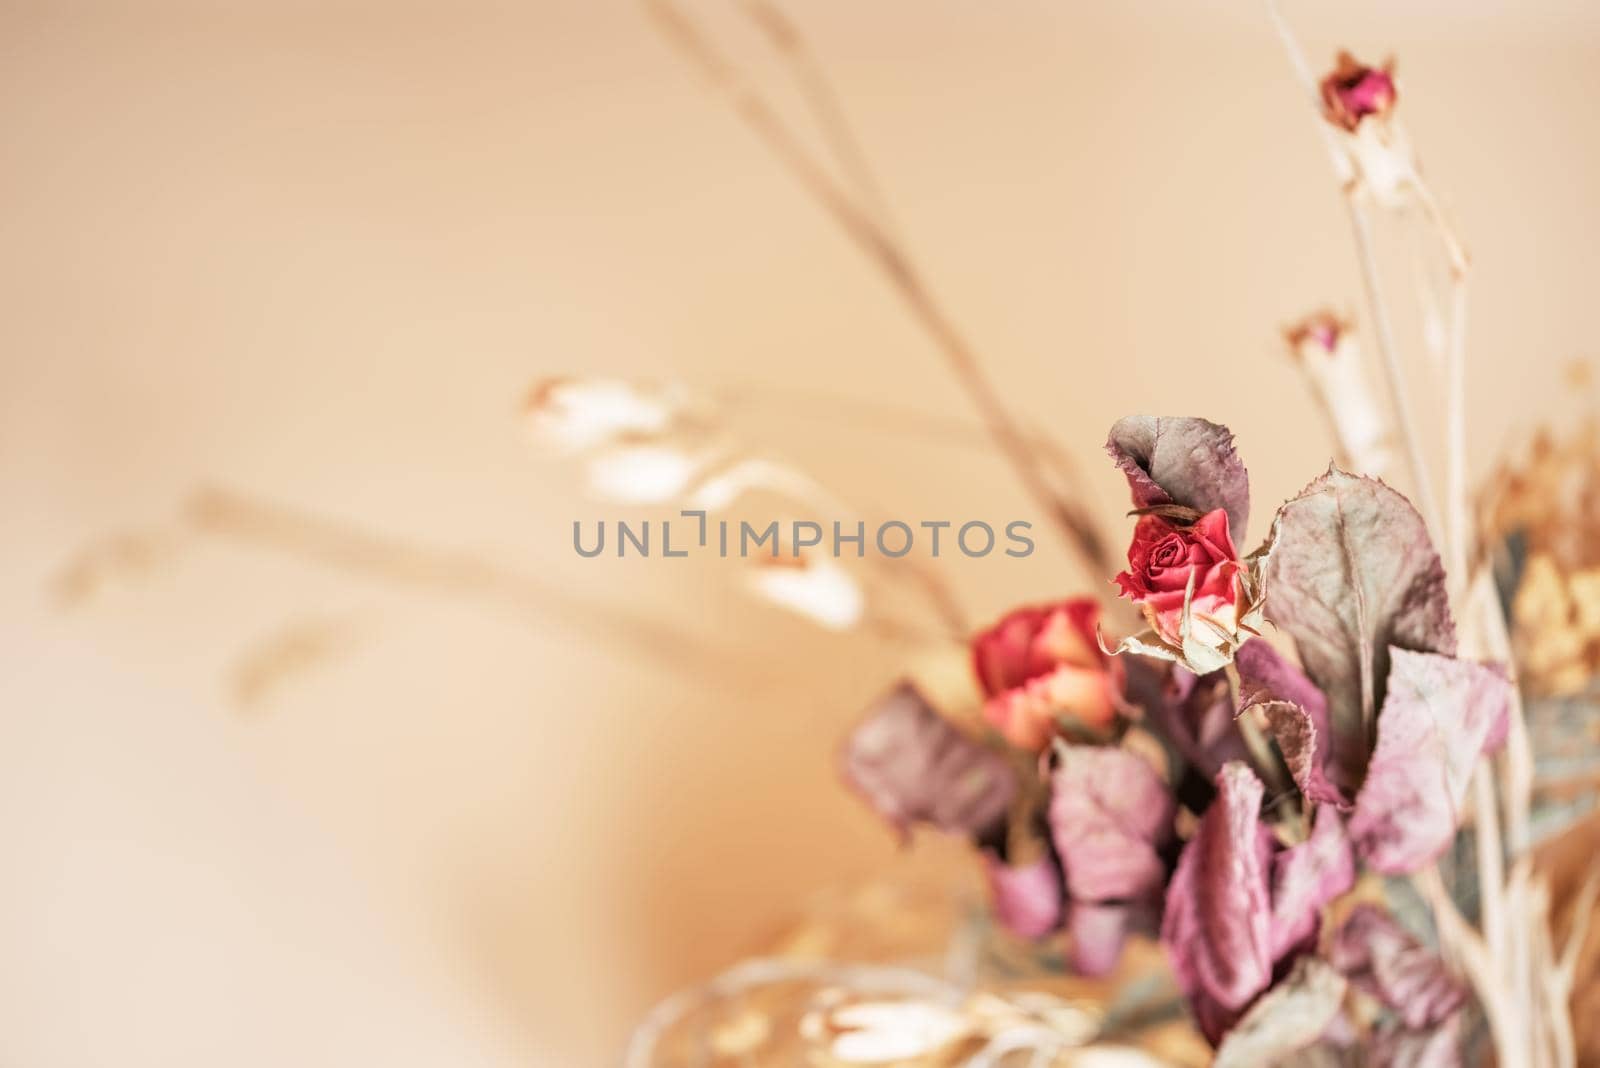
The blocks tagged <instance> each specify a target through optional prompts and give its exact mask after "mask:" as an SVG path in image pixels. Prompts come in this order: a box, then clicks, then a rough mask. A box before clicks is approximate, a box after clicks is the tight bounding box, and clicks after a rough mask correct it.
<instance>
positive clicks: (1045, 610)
mask: <svg viewBox="0 0 1600 1068" xmlns="http://www.w3.org/2000/svg"><path fill="white" fill-rule="evenodd" d="M1099 621H1100V606H1099V605H1098V604H1096V603H1095V602H1094V600H1093V599H1091V598H1088V597H1079V598H1074V599H1072V600H1068V601H1063V602H1061V603H1060V604H1054V605H1047V606H1042V607H1037V608H1019V609H1017V610H1016V611H1014V612H1012V613H1010V614H1009V615H1007V616H1006V617H1005V618H1004V619H1002V620H1000V622H998V623H996V624H995V625H994V626H993V627H990V628H989V629H988V630H986V631H984V632H983V633H981V634H979V635H978V636H977V637H976V638H974V639H973V641H972V667H973V671H974V673H975V674H976V675H977V676H978V684H979V685H980V686H981V687H982V688H983V692H984V696H985V697H986V698H987V701H986V702H985V703H984V706H983V713H984V718H986V719H987V720H988V721H989V723H990V724H992V725H993V726H994V728H995V729H996V730H998V731H999V732H1000V733H1001V734H1002V735H1004V736H1005V738H1006V740H1007V741H1009V742H1010V743H1011V744H1012V745H1015V746H1017V747H1019V748H1022V749H1028V750H1032V751H1035V752H1037V751H1038V750H1041V749H1043V748H1044V747H1045V746H1046V745H1048V744H1049V742H1050V739H1051V738H1053V737H1055V736H1056V735H1057V734H1058V733H1059V731H1060V727H1061V726H1062V722H1063V721H1070V722H1072V723H1076V724H1077V725H1079V726H1081V727H1083V728H1087V729H1088V730H1089V731H1090V732H1099V731H1102V730H1104V728H1106V727H1108V726H1110V724H1111V721H1112V719H1113V718H1114V717H1115V715H1116V711H1117V707H1118V704H1119V702H1120V700H1121V695H1122V681H1123V668H1122V665H1121V663H1120V662H1118V661H1117V660H1115V659H1114V658H1112V657H1109V656H1107V655H1106V654H1105V653H1104V652H1103V651H1101V648H1100V642H1099V638H1098V634H1097V631H1098V624H1099Z"/></svg>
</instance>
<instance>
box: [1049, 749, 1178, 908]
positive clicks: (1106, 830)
mask: <svg viewBox="0 0 1600 1068" xmlns="http://www.w3.org/2000/svg"><path fill="white" fill-rule="evenodd" d="M1056 754H1057V758H1058V760H1057V764H1056V769H1055V771H1054V773H1053V774H1052V776H1051V797H1050V813H1049V820H1050V835H1051V839H1052V840H1053V841H1054V843H1055V847H1056V854H1057V856H1059V857H1060V858H1061V868H1062V870H1063V871H1064V872H1065V873H1066V881H1067V895H1068V896H1069V897H1071V898H1072V899H1073V900H1075V901H1086V902H1098V901H1131V900H1135V899H1138V898H1141V897H1145V896H1148V895H1150V894H1152V893H1154V892H1155V891H1156V890H1157V889H1159V888H1160V886H1161V884H1162V883H1163V881H1164V880H1165V878H1166V867H1165V865H1164V864H1163V863H1162V861H1161V854H1160V852H1159V849H1160V847H1161V846H1162V845H1163V844H1165V843H1166V842H1167V840H1168V839H1169V838H1170V837H1171V836H1172V817H1173V812H1174V809H1175V803H1174V801H1173V798H1172V791H1171V790H1169V789H1168V787H1167V784H1166V782H1165V781H1164V780H1163V779H1162V778H1161V776H1160V774H1159V773H1157V771H1156V769H1155V768H1153V767H1151V766H1150V763H1149V762H1148V761H1147V760H1145V759H1144V758H1143V757H1141V756H1139V755H1138V754H1137V753H1133V752H1130V751H1129V750H1126V749H1114V748H1111V747H1108V746H1095V745H1067V744H1065V743H1062V744H1058V745H1057V746H1056Z"/></svg>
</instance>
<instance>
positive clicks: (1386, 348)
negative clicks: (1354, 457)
mask: <svg viewBox="0 0 1600 1068" xmlns="http://www.w3.org/2000/svg"><path fill="white" fill-rule="evenodd" d="M1344 200H1345V208H1346V210H1347V211H1348V212H1349V215H1350V230H1351V233H1352V235H1353V236H1354V238H1355V247H1356V261H1357V263H1358V265H1359V266H1360V268H1361V283H1362V287H1363V288H1364V289H1365V290H1366V295H1367V313H1368V314H1369V315H1370V316H1371V317H1372V330H1373V333H1374V334H1375V335H1376V336H1377V340H1378V353H1379V355H1380V356H1382V357H1383V360H1382V362H1383V373H1384V378H1385V379H1386V381H1387V383H1388V386H1389V399H1390V403H1391V405H1392V406H1393V408H1394V421H1395V425H1397V426H1398V427H1399V428H1400V437H1401V440H1402V441H1404V442H1405V448H1406V460H1407V462H1408V463H1409V464H1410V466H1411V481H1412V483H1413V484H1414V487H1413V488H1414V491H1415V493H1416V495H1417V503H1418V505H1419V507H1420V510H1421V512H1422V515H1423V517H1424V518H1425V519H1426V520H1427V521H1428V526H1429V528H1430V529H1431V530H1433V531H1435V532H1436V533H1438V532H1442V531H1443V530H1444V528H1443V526H1442V525H1441V523H1440V521H1439V506H1438V504H1437V503H1436V502H1435V500H1434V496H1433V477H1432V475H1430V474H1429V472H1428V461H1427V458H1426V456H1425V454H1424V453H1423V449H1422V435H1421V434H1420V433H1419V431H1418V429H1417V423H1416V419H1415V418H1414V416H1413V410H1412V406H1411V390H1410V387H1409V386H1408V385H1407V383H1406V373H1405V368H1404V367H1403V366H1402V364H1401V362H1400V350H1399V347H1398V346H1397V345H1396V344H1395V340H1394V326H1393V324H1392V323H1391V321H1390V319H1389V306H1388V303H1387V301H1386V300H1385V299H1384V295H1383V281H1382V279H1381V277H1380V276H1379V273H1378V260H1377V256H1376V254H1375V253H1374V251H1373V246H1372V224H1371V221H1370V220H1369V219H1368V218H1367V212H1366V209H1365V208H1364V207H1363V206H1362V205H1361V203H1360V202H1359V200H1358V199H1357V194H1356V190H1355V188H1354V187H1352V186H1349V185H1346V187H1345V190H1344Z"/></svg>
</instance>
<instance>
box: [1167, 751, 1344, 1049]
mask: <svg viewBox="0 0 1600 1068" xmlns="http://www.w3.org/2000/svg"><path fill="white" fill-rule="evenodd" d="M1263 793H1264V788H1263V787H1262V784H1261V780H1260V779H1258V778H1257V777H1256V775H1255V773H1254V772H1252V771H1251V770H1250V769H1249V768H1248V767H1247V766H1245V765H1244V764H1229V765H1228V766H1227V767H1225V768H1223V769H1222V772H1221V774H1219V775H1218V776H1217V798H1216V800H1215V801H1213V802H1212V804H1211V807H1210V808H1208V809H1207V810H1206V813H1205V815H1204V816H1202V817H1201V819H1200V825H1199V827H1198V828H1197V829H1196V831H1195V835H1194V837H1193V838H1192V839H1190V840H1189V843H1188V845H1186V846H1184V849H1183V853H1182V855H1181V856H1180V857H1179V859H1178V870H1177V872H1176V873H1175V874H1174V875H1173V878H1172V883H1171V885H1170V886H1169V888H1168V890H1167V901H1166V915H1165V917H1164V918H1163V921H1162V928H1161V941H1162V945H1163V946H1164V947H1165V949H1166V951H1167V958H1168V960H1169V961H1170V962H1171V963H1172V967H1173V972H1174V974H1175V975H1176V976H1177V979H1178V984H1179V987H1180V988H1181V989H1182V990H1183V991H1184V994H1185V995H1186V996H1187V997H1188V999H1189V1004H1190V1008H1191V1009H1192V1010H1193V1011H1194V1014H1195V1019H1196V1021H1197V1022H1198V1023H1199V1025H1200V1028H1201V1030H1202V1031H1203V1032H1204V1033H1205V1035H1206V1037H1207V1038H1209V1039H1210V1040H1211V1041H1212V1043H1213V1044H1215V1043H1217V1042H1219V1041H1221V1039H1222V1037H1223V1036H1224V1035H1225V1034H1228V1033H1229V1031H1230V1030H1231V1029H1232V1028H1233V1026H1234V1025H1235V1023H1236V1022H1237V1021H1238V1020H1239V1019H1240V1017H1241V1015H1243V1014H1244V1013H1245V1011H1246V1010H1247V1009H1248V1008H1249V1007H1250V1006H1251V1004H1252V1003H1254V1002H1255V1001H1256V999H1257V998H1258V997H1259V996H1260V995H1261V994H1262V993H1263V992H1264V991H1266V990H1267V989H1268V988H1269V987H1271V986H1272V980H1273V976H1274V974H1278V969H1279V968H1280V967H1281V966H1282V964H1283V962H1285V961H1288V960H1293V959H1295V958H1297V957H1298V956H1300V955H1302V954H1303V953H1304V951H1306V950H1307V949H1309V948H1310V947H1311V946H1312V945H1313V944H1314V942H1315V936H1316V931H1317V928H1318V926H1319V924H1320V919H1321V912H1322V909H1323V907H1324V906H1325V905H1327V904H1328V903H1329V902H1330V901H1332V900H1333V899H1334V898H1336V897H1338V896H1339V895H1341V894H1343V893H1344V892H1345V891H1347V890H1349V889H1350V887H1351V885H1352V884H1353V883H1354V880H1355V868H1354V863H1353V861H1352V859H1351V856H1350V847H1349V844H1348V843H1347V842H1346V840H1345V836H1344V831H1343V827H1342V825H1341V823H1340V819H1339V815H1338V813H1337V812H1336V811H1335V810H1333V809H1331V808H1329V809H1324V810H1322V811H1321V812H1319V814H1318V817H1317V821H1316V825H1315V829H1314V830H1313V832H1312V835H1311V837H1310V838H1309V839H1308V840H1307V841H1305V842H1303V843H1301V844H1299V845H1295V846H1291V847H1289V848H1287V849H1284V848H1282V847H1281V846H1280V845H1279V844H1278V841H1277V839H1276V837H1275V836H1274V835H1273V833H1272V831H1271V829H1270V828H1268V827H1267V825H1266V824H1265V823H1263V822H1262V821H1261V818H1260V808H1261V800H1262V795H1263Z"/></svg>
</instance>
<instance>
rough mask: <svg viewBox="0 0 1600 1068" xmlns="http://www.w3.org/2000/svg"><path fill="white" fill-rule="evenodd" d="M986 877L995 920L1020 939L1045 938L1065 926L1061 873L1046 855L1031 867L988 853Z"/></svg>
mask: <svg viewBox="0 0 1600 1068" xmlns="http://www.w3.org/2000/svg"><path fill="white" fill-rule="evenodd" d="M983 869H984V875H985V876H986V877H987V879H988V882H989V898H990V900H991V901H993V902H994V915H995V919H997V920H999V921H1000V924H1001V926H1003V927H1004V928H1005V929H1006V930H1008V931H1010V932H1011V933H1012V934H1014V935H1016V936H1018V937H1019V938H1029V939H1032V938H1043V937H1044V936H1045V935H1047V934H1049V933H1050V932H1051V931H1053V930H1055V929H1056V928H1057V927H1059V926H1060V925H1061V906H1062V887H1061V869H1060V868H1058V867H1057V866H1056V862H1055V858H1054V857H1052V856H1050V855H1049V854H1046V855H1044V856H1041V857H1039V858H1038V859H1037V860H1035V861H1033V862H1032V863H1029V864H1019V865H1011V864H1007V863H1006V862H1005V861H1004V860H1001V859H1000V858H999V857H997V856H995V855H994V854H993V853H985V854H984V857H983Z"/></svg>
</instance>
